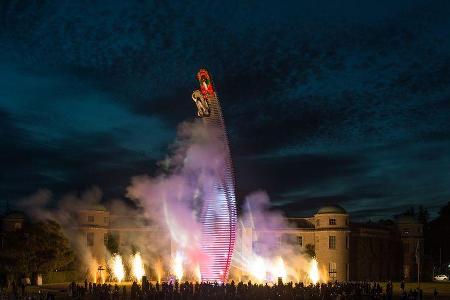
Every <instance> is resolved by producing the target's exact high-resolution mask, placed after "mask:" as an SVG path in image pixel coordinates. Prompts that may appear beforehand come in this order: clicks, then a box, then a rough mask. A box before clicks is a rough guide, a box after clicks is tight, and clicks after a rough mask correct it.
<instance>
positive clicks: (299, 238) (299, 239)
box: [297, 236, 303, 247]
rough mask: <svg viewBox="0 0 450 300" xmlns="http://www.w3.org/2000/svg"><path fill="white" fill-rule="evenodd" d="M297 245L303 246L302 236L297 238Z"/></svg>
mask: <svg viewBox="0 0 450 300" xmlns="http://www.w3.org/2000/svg"><path fill="white" fill-rule="evenodd" d="M297 244H298V245H299V246H300V247H302V246H303V237H302V236H297Z"/></svg>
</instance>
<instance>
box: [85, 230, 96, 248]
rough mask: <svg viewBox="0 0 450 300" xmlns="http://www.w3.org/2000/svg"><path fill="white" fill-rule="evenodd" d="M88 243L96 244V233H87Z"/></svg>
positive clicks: (89, 244) (90, 244)
mask: <svg viewBox="0 0 450 300" xmlns="http://www.w3.org/2000/svg"><path fill="white" fill-rule="evenodd" d="M86 243H87V245H88V246H94V233H93V232H88V233H87V235H86Z"/></svg>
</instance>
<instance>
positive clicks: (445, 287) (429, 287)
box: [381, 281, 450, 298]
mask: <svg viewBox="0 0 450 300" xmlns="http://www.w3.org/2000/svg"><path fill="white" fill-rule="evenodd" d="M393 284H394V294H395V295H399V294H400V293H401V289H400V282H394V283H393ZM381 286H382V287H383V290H384V289H385V288H386V282H383V283H381ZM417 287H418V285H417V282H406V283H405V290H406V291H409V290H410V289H412V290H414V289H416V288H417ZM420 287H421V289H422V290H423V294H424V295H427V296H431V295H433V293H434V289H436V290H437V291H438V293H439V295H440V296H450V281H445V282H437V281H435V282H421V283H420ZM449 298H450V297H449Z"/></svg>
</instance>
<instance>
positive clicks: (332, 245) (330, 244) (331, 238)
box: [328, 235, 336, 249]
mask: <svg viewBox="0 0 450 300" xmlns="http://www.w3.org/2000/svg"><path fill="white" fill-rule="evenodd" d="M328 248H329V249H336V237H335V236H333V235H330V236H329V238H328Z"/></svg>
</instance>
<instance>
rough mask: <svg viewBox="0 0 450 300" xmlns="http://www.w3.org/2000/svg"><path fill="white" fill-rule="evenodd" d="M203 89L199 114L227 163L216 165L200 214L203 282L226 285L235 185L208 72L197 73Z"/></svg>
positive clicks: (195, 97)
mask: <svg viewBox="0 0 450 300" xmlns="http://www.w3.org/2000/svg"><path fill="white" fill-rule="evenodd" d="M197 80H198V81H199V84H200V89H199V90H195V91H194V92H193V93H192V99H193V100H194V102H195V104H196V106H197V115H198V116H199V117H201V118H202V119H203V123H204V125H205V126H206V127H207V128H208V133H209V134H210V135H211V136H210V138H211V141H213V143H215V144H218V145H215V146H218V147H219V148H220V152H221V153H222V159H223V161H222V162H221V163H219V164H218V165H217V166H215V170H214V174H215V180H214V182H212V183H211V186H210V187H208V190H206V191H204V193H205V194H204V195H203V207H202V211H201V214H200V221H201V224H202V244H201V245H202V246H201V247H202V252H203V254H204V255H205V256H206V259H204V260H202V261H201V262H200V273H201V277H202V281H210V282H213V281H217V282H226V281H227V279H228V274H229V271H230V265H231V258H232V256H233V250H234V244H235V239H236V219H237V217H236V199H235V183H234V176H233V169H232V163H231V156H230V150H229V146H228V139H227V133H226V129H225V123H224V120H223V116H222V111H221V108H220V104H219V99H218V97H217V94H216V91H215V89H214V86H213V83H212V80H211V76H210V75H209V73H208V71H206V70H205V69H200V71H199V72H198V73H197Z"/></svg>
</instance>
